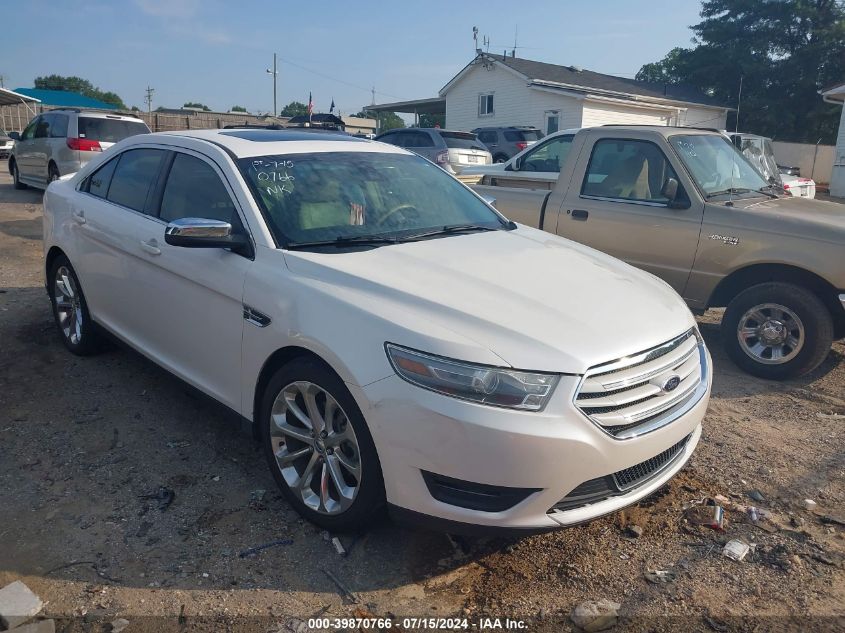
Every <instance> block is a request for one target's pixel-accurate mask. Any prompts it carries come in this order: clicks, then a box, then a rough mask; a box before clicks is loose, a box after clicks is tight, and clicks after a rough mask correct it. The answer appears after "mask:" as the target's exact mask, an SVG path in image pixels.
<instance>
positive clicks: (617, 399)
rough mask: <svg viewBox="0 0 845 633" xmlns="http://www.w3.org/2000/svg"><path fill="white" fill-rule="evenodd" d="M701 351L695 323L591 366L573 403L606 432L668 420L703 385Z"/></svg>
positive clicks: (641, 429)
mask: <svg viewBox="0 0 845 633" xmlns="http://www.w3.org/2000/svg"><path fill="white" fill-rule="evenodd" d="M706 363H707V354H706V352H705V350H704V343H703V342H702V341H701V340H700V338H699V336H698V332H697V331H696V330H695V328H693V329H690V330H689V331H687V332H685V333H684V334H682V335H681V336H678V337H677V338H674V339H672V340H671V341H668V342H666V343H664V344H662V345H658V346H657V347H654V348H652V349H648V350H645V351H643V352H640V353H638V354H634V355H632V356H628V357H626V358H622V359H619V360H616V361H612V362H609V363H604V364H602V365H598V366H596V367H592V368H591V369H589V370H588V371H587V372H586V373H585V374H584V377H583V379H582V380H581V384H580V386H579V388H578V392H577V395H576V396H575V406H577V407H578V408H579V409H580V410H581V412H582V413H584V414H585V415H586V416H587V417H589V418H590V419H591V420H592V421H593V422H595V423H596V424H597V425H598V426H599V427H600V428H602V429H603V430H604V431H606V432H607V433H610V434H611V435H613V436H615V437H618V438H619V439H627V438H630V437H636V436H637V435H642V434H643V433H647V432H649V431H653V430H654V429H657V428H660V427H661V426H664V425H666V424H669V423H670V422H671V421H672V420H674V419H675V418H677V417H678V415H680V414H681V413H682V412H683V411H682V410H683V409H684V408H685V407H686V406H687V405H691V404H694V403H695V402H697V401H698V400H699V399H700V398H701V396H702V395H704V392H705V391H706V385H707V367H706Z"/></svg>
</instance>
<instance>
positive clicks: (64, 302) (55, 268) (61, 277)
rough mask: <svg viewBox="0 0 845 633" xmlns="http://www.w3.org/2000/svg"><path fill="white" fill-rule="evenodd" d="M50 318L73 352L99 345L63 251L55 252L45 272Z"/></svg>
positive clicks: (92, 351)
mask: <svg viewBox="0 0 845 633" xmlns="http://www.w3.org/2000/svg"><path fill="white" fill-rule="evenodd" d="M48 275H49V276H48V283H49V290H50V303H51V304H52V306H53V318H54V319H55V321H56V327H57V328H58V330H59V335H60V336H61V337H62V342H63V343H64V345H65V347H67V348H68V349H69V350H70V351H71V352H72V353H74V354H76V355H77V356H90V355H92V354H96V353H97V352H99V351H100V349H101V343H102V340H101V338H100V333H99V332H98V330H97V326H96V325H95V324H94V322H93V321H92V320H91V314H90V313H89V312H88V303H87V302H86V301H85V295H84V294H83V293H82V286H81V285H80V283H79V278H78V277H77V276H76V272H75V271H74V270H73V266H71V265H70V261H68V258H67V257H65V256H64V255H59V256H58V257H57V258H56V260H55V261H54V262H53V264H52V265H51V266H50V270H49V272H48Z"/></svg>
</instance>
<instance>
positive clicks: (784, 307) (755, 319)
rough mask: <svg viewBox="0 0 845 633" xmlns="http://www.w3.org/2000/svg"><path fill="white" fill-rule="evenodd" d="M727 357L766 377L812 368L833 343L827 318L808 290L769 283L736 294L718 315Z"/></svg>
mask: <svg viewBox="0 0 845 633" xmlns="http://www.w3.org/2000/svg"><path fill="white" fill-rule="evenodd" d="M722 342H723V344H724V347H725V351H726V352H727V354H728V356H730V358H731V360H733V362H734V363H736V364H737V365H738V366H739V367H740V368H742V369H744V370H745V371H747V372H748V373H749V374H753V375H754V376H759V377H760V378H767V379H769V380H784V379H786V378H795V377H797V376H803V375H804V374H806V373H808V372H810V371H812V370H813V369H815V368H816V367H818V366H819V365H820V364H821V362H822V361H823V360H824V359H825V357H826V356H827V354H828V352H829V351H830V346H831V344H832V343H833V319H832V317H831V315H830V312H829V311H828V309H827V307H825V305H824V303H822V301H821V300H820V299H819V298H818V297H817V296H816V295H815V294H813V293H812V292H810V291H809V290H806V289H804V288H802V287H800V286H796V285H794V284H788V283H780V282H770V283H762V284H758V285H756V286H752V287H751V288H748V289H746V290H743V291H742V292H740V293H739V294H738V295H737V296H736V297H734V299H733V300H732V301H731V302H730V303H729V304H728V307H727V309H726V310H725V316H724V318H723V319H722Z"/></svg>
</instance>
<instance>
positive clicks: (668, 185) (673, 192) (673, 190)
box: [660, 178, 678, 202]
mask: <svg viewBox="0 0 845 633" xmlns="http://www.w3.org/2000/svg"><path fill="white" fill-rule="evenodd" d="M660 195H662V196H663V197H664V198H668V199H669V202H674V201H675V198H677V197H678V181H677V180H675V179H674V178H667V179H666V182H664V183H663V188H662V189H661V190H660Z"/></svg>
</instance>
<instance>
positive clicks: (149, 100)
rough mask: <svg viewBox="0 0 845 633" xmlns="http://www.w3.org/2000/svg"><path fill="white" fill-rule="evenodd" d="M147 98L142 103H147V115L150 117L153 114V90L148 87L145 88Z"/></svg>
mask: <svg viewBox="0 0 845 633" xmlns="http://www.w3.org/2000/svg"><path fill="white" fill-rule="evenodd" d="M146 92H147V96H146V97H144V101H146V102H147V114H149V115H152V113H153V93H154V92H155V88H150V87H149V85H148V86H147V90H146Z"/></svg>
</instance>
